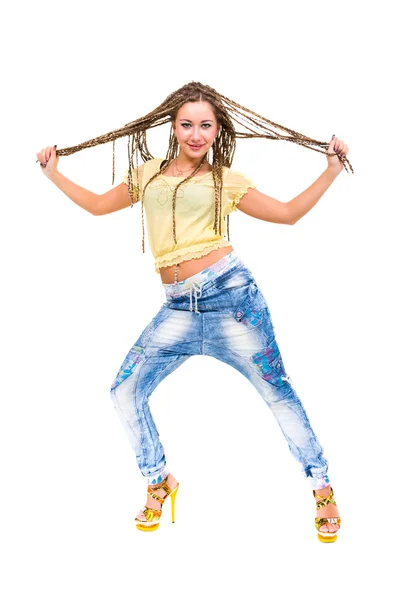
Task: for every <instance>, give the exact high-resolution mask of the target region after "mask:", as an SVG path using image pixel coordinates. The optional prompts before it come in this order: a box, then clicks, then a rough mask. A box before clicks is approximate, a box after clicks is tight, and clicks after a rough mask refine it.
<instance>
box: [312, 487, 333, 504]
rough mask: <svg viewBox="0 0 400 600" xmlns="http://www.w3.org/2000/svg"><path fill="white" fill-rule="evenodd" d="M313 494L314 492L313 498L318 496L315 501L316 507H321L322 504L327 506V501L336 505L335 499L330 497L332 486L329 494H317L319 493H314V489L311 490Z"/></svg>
mask: <svg viewBox="0 0 400 600" xmlns="http://www.w3.org/2000/svg"><path fill="white" fill-rule="evenodd" d="M313 494H314V497H315V498H320V500H318V502H317V509H318V508H322V507H323V506H327V505H328V504H329V503H330V504H335V505H336V502H335V500H333V498H332V497H333V488H332V486H331V491H330V493H329V494H328V496H326V497H325V496H319V495H318V494H317V493H316V491H315V490H313Z"/></svg>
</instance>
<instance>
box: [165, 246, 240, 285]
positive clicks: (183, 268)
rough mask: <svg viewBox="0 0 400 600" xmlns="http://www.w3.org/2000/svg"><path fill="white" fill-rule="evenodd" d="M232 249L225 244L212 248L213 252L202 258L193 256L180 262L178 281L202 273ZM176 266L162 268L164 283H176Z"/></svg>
mask: <svg viewBox="0 0 400 600" xmlns="http://www.w3.org/2000/svg"><path fill="white" fill-rule="evenodd" d="M232 251H233V247H232V246H224V247H223V248H217V249H216V250H212V251H211V252H209V253H208V254H206V255H205V256H201V257H200V258H191V259H190V260H184V261H182V262H180V263H179V266H178V277H177V281H182V280H183V279H187V278H188V277H191V276H192V275H196V273H200V271H202V270H203V269H207V267H210V266H211V265H213V264H214V263H216V262H217V261H219V260H220V259H221V258H222V257H223V256H226V255H227V254H229V253H230V252H232ZM175 268H176V265H172V266H170V267H161V268H160V276H161V281H162V282H163V283H174V281H175Z"/></svg>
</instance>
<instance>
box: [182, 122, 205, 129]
mask: <svg viewBox="0 0 400 600" xmlns="http://www.w3.org/2000/svg"><path fill="white" fill-rule="evenodd" d="M181 125H182V127H183V128H184V129H187V127H186V125H187V126H188V127H190V126H191V124H190V123H181ZM202 126H203V127H205V128H206V129H209V127H211V123H203V125H202Z"/></svg>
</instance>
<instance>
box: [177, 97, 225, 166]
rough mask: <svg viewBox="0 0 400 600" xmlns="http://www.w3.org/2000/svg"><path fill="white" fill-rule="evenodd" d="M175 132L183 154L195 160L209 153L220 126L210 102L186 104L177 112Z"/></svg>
mask: <svg viewBox="0 0 400 600" xmlns="http://www.w3.org/2000/svg"><path fill="white" fill-rule="evenodd" d="M173 130H174V133H175V135H176V137H177V140H178V143H179V146H180V150H181V153H182V152H183V153H184V154H186V155H187V157H188V158H190V159H192V160H193V159H196V158H198V159H200V158H202V157H203V156H204V154H206V153H207V152H208V150H209V149H210V148H211V146H212V144H213V141H214V138H215V136H216V135H217V134H218V131H219V126H218V124H217V119H216V118H215V114H214V112H213V109H212V108H211V104H210V103H209V102H206V101H199V102H186V103H185V104H183V105H182V106H181V107H180V109H179V110H178V112H177V115H176V120H175V123H174V125H173Z"/></svg>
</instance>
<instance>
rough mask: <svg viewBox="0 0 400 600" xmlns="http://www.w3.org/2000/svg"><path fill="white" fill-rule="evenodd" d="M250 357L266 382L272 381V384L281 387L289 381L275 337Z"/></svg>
mask: <svg viewBox="0 0 400 600" xmlns="http://www.w3.org/2000/svg"><path fill="white" fill-rule="evenodd" d="M251 359H252V361H253V363H254V364H255V366H256V367H257V370H258V371H259V373H260V375H261V377H262V378H263V379H264V380H265V381H268V383H272V385H275V386H277V387H282V386H283V385H285V384H287V383H289V382H290V378H289V376H288V374H287V373H286V371H285V367H284V364H283V361H282V356H281V353H280V351H279V348H278V345H277V343H276V340H275V339H273V340H271V342H270V343H269V344H268V346H267V347H266V348H265V349H264V350H261V352H256V353H255V354H253V356H252V357H251Z"/></svg>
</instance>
